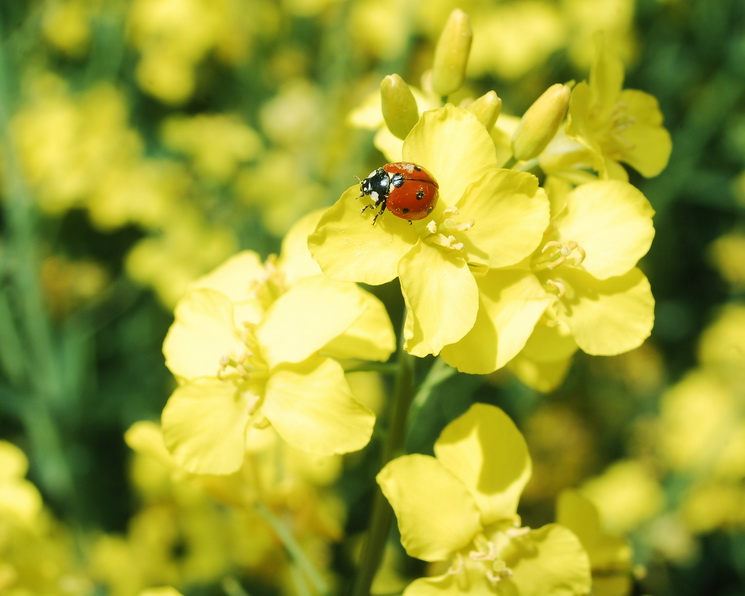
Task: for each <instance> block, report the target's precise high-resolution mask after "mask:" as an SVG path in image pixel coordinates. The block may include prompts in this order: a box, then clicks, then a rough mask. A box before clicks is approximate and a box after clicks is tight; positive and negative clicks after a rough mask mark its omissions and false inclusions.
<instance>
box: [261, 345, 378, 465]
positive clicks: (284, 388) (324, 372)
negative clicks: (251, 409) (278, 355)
mask: <svg viewBox="0 0 745 596" xmlns="http://www.w3.org/2000/svg"><path fill="white" fill-rule="evenodd" d="M262 413H263V414H264V415H265V416H266V418H267V419H268V420H269V421H270V422H271V423H272V426H273V427H274V429H275V430H276V431H277V434H279V436H280V437H282V439H284V440H285V441H286V442H287V443H289V444H290V445H292V446H293V447H295V448H296V449H301V450H302V451H306V452H308V453H312V454H315V455H333V454H335V453H348V452H350V451H358V450H359V449H362V448H363V447H364V446H365V445H367V443H368V442H369V441H370V436H371V435H372V429H373V426H374V424H375V415H374V414H373V413H372V412H371V411H370V410H368V409H367V408H366V407H365V406H363V405H362V404H361V403H359V402H358V401H357V400H355V399H354V397H353V396H352V392H351V390H350V389H349V385H348V384H347V380H346V378H345V377H344V371H343V370H342V368H341V366H340V365H339V364H338V363H337V362H335V361H333V360H331V359H330V358H312V359H310V360H306V361H305V362H300V363H298V364H285V365H282V366H281V367H280V368H278V369H277V370H276V371H275V372H274V373H273V374H272V375H271V376H270V377H269V381H268V382H267V385H266V397H265V400H264V405H263V406H262Z"/></svg>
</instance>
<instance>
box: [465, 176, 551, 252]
mask: <svg viewBox="0 0 745 596" xmlns="http://www.w3.org/2000/svg"><path fill="white" fill-rule="evenodd" d="M458 210H459V212H460V213H459V216H458V219H459V220H463V221H472V222H473V224H474V225H473V227H472V228H471V229H470V230H468V232H466V233H464V234H461V235H460V236H459V239H462V240H463V242H464V243H465V245H466V249H465V250H466V252H467V253H468V254H469V261H475V262H481V263H486V264H488V265H489V267H506V266H508V265H514V264H515V263H518V262H519V261H521V260H523V259H524V258H525V257H527V256H528V255H530V254H531V253H532V252H533V251H534V250H535V249H536V248H537V246H538V244H539V243H540V241H541V239H542V238H543V233H544V232H545V231H546V228H547V227H548V223H549V202H548V197H547V196H546V193H545V191H544V190H543V189H542V188H539V186H538V179H537V178H536V177H535V176H533V175H532V174H528V173H527V172H515V171H513V170H493V171H490V172H488V173H487V174H486V175H484V176H482V177H481V178H479V179H478V180H477V181H476V182H475V183H474V184H472V185H470V186H469V187H468V188H467V189H466V192H465V194H464V195H463V198H462V199H461V200H460V202H459V203H458ZM484 253H485V254H486V255H487V257H486V259H484V258H483V256H482V255H483V254H484ZM471 256H473V258H471Z"/></svg>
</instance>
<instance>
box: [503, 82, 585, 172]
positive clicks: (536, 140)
mask: <svg viewBox="0 0 745 596" xmlns="http://www.w3.org/2000/svg"><path fill="white" fill-rule="evenodd" d="M570 95H571V89H570V87H569V86H568V85H563V84H561V83H557V84H556V85H551V86H550V87H549V88H548V89H546V90H545V91H544V92H543V95H541V96H540V97H539V98H538V99H536V100H535V102H534V103H533V105H532V106H530V107H529V108H528V111H527V112H525V114H524V115H523V117H522V120H520V124H519V125H518V127H517V130H515V134H514V135H513V136H512V152H513V154H514V155H515V158H516V159H518V160H520V161H523V160H526V159H532V158H534V157H536V156H537V155H538V154H539V153H540V152H541V151H543V150H544V149H545V148H546V145H548V143H549V141H550V140H551V139H553V138H554V135H556V132H557V131H558V130H559V126H560V125H561V122H562V120H563V119H564V115H565V114H566V111H567V106H568V105H569V96H570Z"/></svg>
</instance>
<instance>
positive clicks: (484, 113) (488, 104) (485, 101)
mask: <svg viewBox="0 0 745 596" xmlns="http://www.w3.org/2000/svg"><path fill="white" fill-rule="evenodd" d="M468 111H469V112H471V113H473V114H475V115H476V118H478V119H479V122H481V124H483V125H484V127H485V128H486V130H491V129H492V128H493V127H494V125H495V124H496V123H497V118H499V114H500V113H501V112H502V100H501V99H500V98H499V96H498V95H497V92H496V91H489V92H488V93H485V94H484V95H482V96H481V97H479V98H478V99H477V100H475V101H474V102H473V103H472V104H471V105H470V106H468Z"/></svg>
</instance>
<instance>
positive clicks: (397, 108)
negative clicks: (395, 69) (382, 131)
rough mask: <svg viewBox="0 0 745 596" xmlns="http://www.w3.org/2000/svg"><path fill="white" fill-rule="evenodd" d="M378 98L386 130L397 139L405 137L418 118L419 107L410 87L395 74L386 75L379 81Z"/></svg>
mask: <svg viewBox="0 0 745 596" xmlns="http://www.w3.org/2000/svg"><path fill="white" fill-rule="evenodd" d="M380 99H381V107H382V110H383V118H384V119H385V123H386V124H387V125H388V130H390V131H391V132H392V133H393V134H394V135H396V136H397V137H398V138H399V139H405V138H406V135H408V134H409V131H410V130H411V129H412V128H413V127H414V125H415V124H416V123H417V121H418V120H419V109H418V108H417V105H416V99H414V94H413V93H412V92H411V89H409V86H408V85H407V84H406V82H405V81H404V80H403V79H402V78H401V77H400V76H398V75H397V74H392V75H388V76H387V77H385V78H384V79H383V81H382V82H381V83H380Z"/></svg>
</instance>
